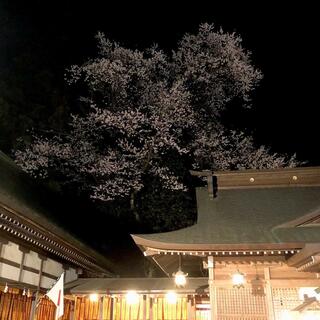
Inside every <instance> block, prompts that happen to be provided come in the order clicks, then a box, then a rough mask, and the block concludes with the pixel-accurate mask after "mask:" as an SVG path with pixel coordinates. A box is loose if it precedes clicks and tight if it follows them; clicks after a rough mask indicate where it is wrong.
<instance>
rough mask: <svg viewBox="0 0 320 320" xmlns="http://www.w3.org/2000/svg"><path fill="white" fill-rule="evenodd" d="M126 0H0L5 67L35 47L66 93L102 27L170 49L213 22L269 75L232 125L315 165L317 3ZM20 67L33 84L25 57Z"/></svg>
mask: <svg viewBox="0 0 320 320" xmlns="http://www.w3.org/2000/svg"><path fill="white" fill-rule="evenodd" d="M278 2H279V1H278ZM128 3H129V2H128ZM128 3H125V2H120V1H117V4H115V3H114V2H112V1H96V0H90V1H86V2H85V3H80V1H67V0H66V1H35V0H34V1H31V0H30V1H18V0H10V1H9V0H7V1H5V0H0V73H1V72H3V73H6V74H10V72H17V71H13V70H16V69H14V67H13V66H14V65H15V63H16V61H17V60H19V58H20V57H21V55H22V53H25V52H27V53H29V56H28V57H29V58H28V59H30V61H31V64H32V65H33V66H36V67H37V68H38V69H39V70H41V68H43V70H50V72H51V73H52V74H53V78H54V79H53V80H52V81H53V83H54V88H58V90H60V91H68V90H69V88H68V86H67V85H66V84H65V81H64V71H65V69H66V68H67V67H69V66H70V65H71V64H76V63H82V62H84V61H86V60H87V58H88V57H93V56H94V55H95V53H96V48H95V40H94V35H95V34H96V33H97V31H102V32H104V33H105V34H106V35H107V37H109V38H110V39H112V40H116V41H118V42H119V43H120V44H121V45H123V46H126V47H130V48H137V49H143V48H145V47H150V46H152V45H153V44H155V43H157V44H159V47H160V48H163V49H164V50H166V51H168V52H170V51H171V50H172V49H174V48H175V47H176V43H177V41H179V39H181V37H182V35H183V34H185V33H195V32H196V31H197V29H198V26H199V24H200V23H204V22H208V23H214V24H215V25H216V26H217V27H222V28H223V29H224V30H225V31H229V32H236V33H238V34H240V35H241V36H242V38H243V46H244V47H245V48H247V49H248V50H250V51H251V52H252V60H253V64H254V65H255V66H256V67H258V68H259V69H261V70H262V72H263V74H264V79H263V81H262V82H261V85H260V87H259V89H257V90H256V92H255V94H254V97H253V101H252V105H253V107H252V109H251V110H241V111H240V112H239V111H237V112H230V114H228V115H227V117H226V121H227V125H228V126H229V127H234V128H238V129H241V130H244V131H246V132H248V133H251V134H252V135H253V136H254V137H255V139H256V142H257V144H265V145H267V146H269V147H271V149H272V151H274V152H279V153H289V154H292V153H297V157H298V159H299V160H304V161H307V165H320V156H319V155H318V145H319V143H318V137H319V134H318V130H319V129H318V127H319V118H318V105H319V102H318V91H319V90H317V89H318V88H317V87H318V84H319V79H318V72H317V69H319V68H318V67H319V62H318V61H319V57H318V55H319V51H318V41H319V40H318V39H319V35H318V33H319V27H318V23H317V19H316V18H318V17H317V16H316V15H317V12H318V11H317V10H316V9H315V7H316V5H315V4H314V5H310V3H311V2H309V4H307V3H305V4H300V5H296V4H293V3H292V2H289V1H288V2H287V3H286V4H282V6H280V5H279V4H278V3H277V2H275V1H274V2H272V1H250V2H249V1H242V2H241V3H240V1H234V2H231V1H228V2H227V1H223V5H222V4H221V3H222V1H213V0H212V1H210V2H209V1H202V2H200V1H198V2H195V1H193V3H191V2H190V3H188V2H186V1H184V2H182V1H176V2H175V4H174V2H173V1H171V2H165V1H153V2H151V1H149V2H146V3H144V2H141V1H135V4H132V2H130V3H131V4H128ZM137 3H138V4H137ZM24 59H25V58H24ZM20 70H21V69H20ZM21 72H23V73H25V75H27V78H26V79H28V77H29V79H30V81H31V83H33V82H32V70H31V71H30V70H29V69H28V66H27V65H26V66H25V68H24V69H22V71H21ZM28 72H30V74H28ZM0 76H1V74H0ZM39 90H41V89H39ZM35 92H37V89H35ZM98 219H99V218H98ZM92 223H94V221H93V222H92ZM96 227H97V226H96ZM96 227H94V226H93V227H92V230H95V231H96ZM99 228H101V230H100V231H99V232H96V234H97V233H99V234H101V237H103V236H104V235H103V229H104V226H103V224H102V225H101V224H100V227H99ZM106 236H107V235H106ZM101 237H99V238H100V239H101ZM109 237H110V235H109ZM97 241H98V240H97ZM126 241H127V240H126ZM125 246H127V244H125ZM134 249H137V248H136V247H135V246H134V245H133V244H132V243H131V249H130V248H129V251H130V250H131V251H130V252H132V254H136V255H141V253H140V252H139V253H137V252H135V253H134V252H133V250H134ZM126 250H127V251H128V249H126ZM123 259H124V260H125V259H126V258H125V257H124V258H123ZM141 263H143V262H141ZM129 268H130V266H129Z"/></svg>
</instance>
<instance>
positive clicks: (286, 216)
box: [133, 186, 320, 248]
mask: <svg viewBox="0 0 320 320" xmlns="http://www.w3.org/2000/svg"><path fill="white" fill-rule="evenodd" d="M197 203H198V221H197V223H196V224H195V225H194V226H192V227H189V228H185V229H181V230H177V231H172V232H166V233H159V234H143V235H136V236H133V237H134V239H135V241H136V243H137V244H139V245H143V246H147V244H146V242H145V241H147V242H148V241H149V243H150V246H152V245H154V246H155V247H156V244H157V243H158V244H159V243H162V244H163V247H165V244H166V243H167V244H170V245H171V248H172V244H175V247H176V248H179V244H181V245H197V244H202V245H206V244H210V245H220V244H221V245H223V244H235V245H241V244H262V243H264V244H265V243H267V244H268V243H269V244H281V243H306V242H320V227H319V226H314V227H310V226H308V227H281V226H280V225H281V224H284V223H287V222H289V221H292V220H295V219H297V218H299V217H301V216H303V215H305V214H310V213H316V212H319V213H320V187H319V186H308V187H306V186H289V187H264V188H246V189H225V190H219V191H218V194H217V197H216V198H213V199H212V198H211V199H210V197H209V196H208V190H207V188H206V187H203V188H198V189H197ZM169 247H170V246H168V248H169ZM189 247H190V246H189ZM158 248H159V247H158Z"/></svg>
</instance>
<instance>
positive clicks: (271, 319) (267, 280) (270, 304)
mask: <svg viewBox="0 0 320 320" xmlns="http://www.w3.org/2000/svg"><path fill="white" fill-rule="evenodd" d="M264 279H265V290H266V298H267V299H266V302H267V308H268V319H269V320H274V319H275V314H274V303H273V295H272V288H271V283H270V269H269V268H265V269H264Z"/></svg>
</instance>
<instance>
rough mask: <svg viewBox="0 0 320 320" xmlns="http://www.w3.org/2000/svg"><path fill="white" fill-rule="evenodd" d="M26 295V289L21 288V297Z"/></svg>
mask: <svg viewBox="0 0 320 320" xmlns="http://www.w3.org/2000/svg"><path fill="white" fill-rule="evenodd" d="M26 294H27V292H26V288H23V291H22V295H23V296H25V295H26Z"/></svg>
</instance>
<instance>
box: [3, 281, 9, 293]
mask: <svg viewBox="0 0 320 320" xmlns="http://www.w3.org/2000/svg"><path fill="white" fill-rule="evenodd" d="M8 291H9V287H8V284H7V283H6V285H5V287H4V289H3V292H4V293H7V292H8Z"/></svg>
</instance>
